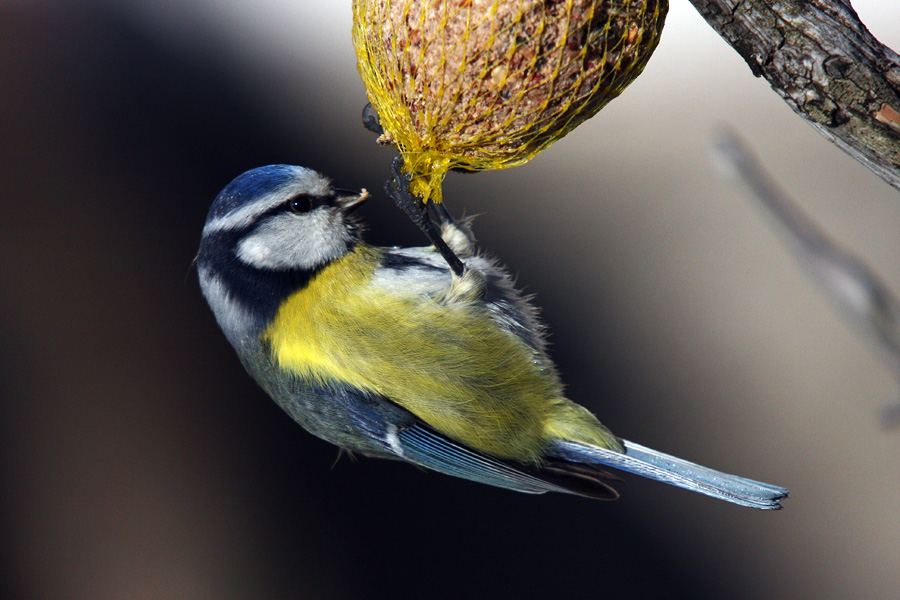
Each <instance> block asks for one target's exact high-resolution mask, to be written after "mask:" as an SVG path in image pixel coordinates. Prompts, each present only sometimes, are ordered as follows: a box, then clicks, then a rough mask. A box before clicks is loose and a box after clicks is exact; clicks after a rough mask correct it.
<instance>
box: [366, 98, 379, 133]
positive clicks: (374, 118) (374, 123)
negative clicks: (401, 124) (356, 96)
mask: <svg viewBox="0 0 900 600" xmlns="http://www.w3.org/2000/svg"><path fill="white" fill-rule="evenodd" d="M362 121H363V127H365V128H366V129H368V130H369V131H371V132H372V133H377V134H378V135H384V129H382V127H381V118H380V117H379V116H378V113H377V112H375V109H374V108H372V103H371V102H366V105H365V106H363V111H362Z"/></svg>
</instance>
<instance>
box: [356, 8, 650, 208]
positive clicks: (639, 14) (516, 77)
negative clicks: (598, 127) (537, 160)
mask: <svg viewBox="0 0 900 600" xmlns="http://www.w3.org/2000/svg"><path fill="white" fill-rule="evenodd" d="M667 9H668V0H353V42H354V45H355V47H356V52H357V59H358V62H357V64H358V67H359V72H360V74H361V76H362V79H363V82H364V83H365V85H366V89H367V91H368V96H369V101H370V102H371V103H372V106H373V107H374V108H375V110H376V112H377V113H378V114H379V116H380V118H381V125H382V127H383V128H384V131H385V135H384V136H383V137H382V140H381V141H382V142H383V143H392V144H394V145H396V146H397V148H398V149H399V150H400V153H401V154H402V155H403V158H404V161H405V165H406V169H407V170H408V171H410V172H412V173H414V174H415V177H414V179H413V181H412V184H411V190H412V191H413V193H415V194H416V195H418V196H419V197H421V198H422V199H423V200H425V201H427V200H433V201H437V202H439V201H440V199H441V194H440V184H441V181H442V179H443V177H444V174H445V173H446V172H447V170H449V169H451V168H464V169H470V170H484V169H499V168H504V167H510V166H514V165H519V164H522V163H524V162H525V161H527V160H529V159H530V158H532V157H533V156H534V155H535V154H537V153H538V152H540V151H541V150H543V149H544V148H546V147H547V146H548V145H549V144H551V143H553V142H554V141H556V140H557V139H559V138H561V137H562V136H564V135H565V134H566V133H568V132H569V131H571V130H572V129H574V128H575V127H576V126H578V125H579V124H581V123H582V122H583V121H584V120H586V119H588V118H589V117H591V116H593V115H594V114H595V113H596V112H597V111H598V110H600V109H601V108H602V107H603V106H604V105H606V103H607V102H609V101H610V100H612V99H613V98H615V97H616V96H618V95H619V94H620V93H621V92H622V90H623V89H625V87H626V86H627V85H628V84H629V83H631V81H632V80H633V79H634V78H635V77H637V76H638V74H640V72H641V70H642V69H643V68H644V65H645V64H646V63H647V60H648V59H649V58H650V55H651V54H652V52H653V50H654V49H655V48H656V45H657V43H658V42H659V36H660V33H661V31H662V27H663V22H664V20H665V15H666V11H667Z"/></svg>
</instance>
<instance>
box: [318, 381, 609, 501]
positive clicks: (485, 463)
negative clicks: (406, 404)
mask: <svg viewBox="0 0 900 600" xmlns="http://www.w3.org/2000/svg"><path fill="white" fill-rule="evenodd" d="M322 392H323V393H324V394H325V395H327V396H330V397H331V398H332V399H333V400H335V401H337V402H339V403H340V404H341V405H342V407H343V409H344V411H346V414H347V415H348V416H349V419H350V422H351V423H352V424H353V425H355V426H356V427H358V428H359V429H360V430H361V431H362V432H363V433H364V434H365V435H366V437H368V438H369V439H370V440H371V441H373V442H374V443H376V444H377V445H378V446H379V447H380V449H381V451H382V452H381V453H379V454H380V455H382V456H383V455H384V454H388V455H392V456H393V457H396V458H399V459H402V460H406V461H408V462H411V463H413V464H416V465H419V466H422V467H425V468H428V469H432V470H434V471H438V472H440V473H444V474H446V475H452V476H455V477H462V478H464V479H469V480H472V481H477V482H479V483H485V484H488V485H493V486H496V487H500V488H505V489H510V490H515V491H518V492H524V493H529V494H543V493H545V492H564V493H574V494H579V495H586V496H591V497H595V498H615V497H617V494H616V492H615V491H614V490H612V489H611V488H609V487H608V486H607V485H605V484H603V483H602V482H599V481H593V480H591V481H587V480H582V479H576V480H574V481H570V480H569V478H568V477H564V476H560V475H559V474H558V473H556V472H555V470H552V469H548V470H547V471H546V472H544V471H542V470H541V469H540V468H539V467H530V466H527V465H521V464H518V463H513V462H511V461H505V460H500V459H497V458H494V457H491V456H488V455H486V454H484V453H482V452H479V451H477V450H473V449H472V448H469V447H468V446H466V445H465V444H462V443H459V442H456V441H454V440H452V439H450V438H449V437H447V436H445V435H443V434H442V433H440V432H438V431H436V430H435V429H433V428H432V427H430V426H429V425H428V424H426V423H424V422H423V421H422V420H421V419H419V418H417V417H416V416H415V415H413V414H412V413H410V412H409V411H407V410H405V409H403V408H401V407H399V406H397V405H396V404H394V403H392V402H390V401H389V400H387V399H386V398H383V397H380V396H377V395H373V394H368V393H365V392H362V391H359V390H354V389H352V388H347V387H331V386H329V387H328V389H323V390H322Z"/></svg>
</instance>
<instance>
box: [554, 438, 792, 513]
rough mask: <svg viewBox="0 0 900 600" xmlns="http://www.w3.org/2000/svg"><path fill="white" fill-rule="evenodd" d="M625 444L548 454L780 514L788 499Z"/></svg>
mask: <svg viewBox="0 0 900 600" xmlns="http://www.w3.org/2000/svg"><path fill="white" fill-rule="evenodd" d="M622 443H623V445H624V447H625V452H624V453H623V452H618V451H616V450H609V449H606V448H600V447H598V446H592V445H589V444H584V443H580V442H567V441H561V440H558V441H555V442H553V444H552V445H551V446H550V448H548V452H547V454H548V455H550V456H552V457H554V458H557V459H560V460H561V461H564V462H571V463H579V464H591V465H605V466H608V467H613V468H616V469H620V470H622V471H626V472H628V473H635V474H636V475H642V476H643V477H649V478H650V479H655V480H657V481H662V482H664V483H668V484H671V485H675V486H678V487H680V488H684V489H686V490H691V491H692V492H699V493H701V494H706V495H707V496H712V497H713V498H719V499H720V500H727V501H728V502H734V503H735V504H740V505H741V506H748V507H750V508H759V509H762V510H777V509H779V508H781V503H780V500H781V499H782V498H785V497H787V495H788V490H786V489H785V488H783V487H779V486H777V485H770V484H768V483H762V482H759V481H754V480H752V479H746V478H744V477H738V476H736V475H729V474H727V473H721V472H719V471H714V470H713V469H708V468H706V467H701V466H700V465H697V464H694V463H692V462H688V461H686V460H682V459H680V458H676V457H674V456H670V455H668V454H664V453H662V452H658V451H656V450H651V449H650V448H647V447H644V446H641V445H640V444H635V443H634V442H629V441H627V440H622Z"/></svg>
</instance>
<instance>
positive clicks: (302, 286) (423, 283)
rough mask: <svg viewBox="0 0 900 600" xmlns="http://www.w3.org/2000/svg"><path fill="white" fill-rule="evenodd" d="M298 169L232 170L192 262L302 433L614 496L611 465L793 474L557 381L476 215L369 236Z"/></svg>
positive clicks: (505, 483) (732, 481)
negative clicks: (435, 236) (616, 409)
mask: <svg viewBox="0 0 900 600" xmlns="http://www.w3.org/2000/svg"><path fill="white" fill-rule="evenodd" d="M366 196H367V194H365V193H362V194H354V193H350V192H343V191H340V190H337V189H334V188H333V187H332V186H331V183H330V181H329V180H328V179H327V178H325V177H323V176H322V175H320V174H318V173H316V172H314V171H311V170H309V169H306V168H302V167H295V166H288V165H273V166H268V167H262V168H258V169H254V170H252V171H248V172H246V173H244V174H243V175H240V176H239V177H237V178H236V179H235V180H234V181H232V182H231V183H230V184H229V185H228V186H227V187H226V188H225V189H224V190H222V192H221V193H220V194H219V196H218V197H217V198H216V200H215V202H214V203H213V205H212V208H211V209H210V212H209V216H208V218H207V221H206V225H205V226H204V228H203V237H202V242H201V245H200V251H199V255H198V258H197V268H198V274H199V278H200V285H201V288H202V291H203V295H204V296H205V297H206V300H207V301H208V303H209V305H210V307H211V308H212V311H213V313H214V314H215V317H216V320H217V321H218V324H219V326H220V327H221V329H222V331H223V332H224V333H225V336H226V337H227V338H228V340H229V342H230V343H231V345H232V346H233V347H234V349H235V350H236V351H237V354H238V356H239V357H240V360H241V362H242V363H243V365H244V367H245V368H246V369H247V371H248V372H249V373H250V375H251V376H253V378H254V379H255V380H256V381H257V383H259V385H260V386H261V387H262V388H263V389H264V390H265V391H266V393H268V394H269V396H271V397H272V398H273V399H274V400H275V401H276V402H277V403H278V404H279V405H280V406H281V407H282V408H283V409H284V410H285V411H286V412H287V413H288V414H289V415H290V416H291V417H293V419H294V420H296V421H297V422H298V423H299V424H300V425H302V426H303V427H304V428H305V429H306V430H307V431H309V432H310V433H312V434H313V435H316V436H318V437H320V438H322V439H324V440H326V441H329V442H331V443H332V444H335V445H337V446H339V447H340V448H343V449H346V450H349V451H352V452H356V453H359V454H363V455H367V456H373V457H379V458H390V459H398V460H404V461H407V462H410V463H413V464H415V465H419V466H421V467H425V468H428V469H432V470H434V471H439V472H441V473H446V474H448V475H454V476H456V477H462V478H465V479H470V480H473V481H478V482H481V483H485V484H489V485H493V486H497V487H501V488H506V489H510V490H515V491H519V492H526V493H536V494H539V493H544V492H551V491H552V492H567V493H573V494H580V495H584V496H589V497H594V498H604V499H613V498H616V497H617V496H618V494H617V493H616V492H615V490H614V489H613V488H611V487H610V486H609V481H611V480H616V479H618V478H617V477H615V476H613V475H611V474H610V473H609V472H607V470H606V469H607V468H608V467H613V468H616V469H620V470H623V471H627V472H631V473H636V474H638V475H643V476H645V477H650V478H652V479H656V480H659V481H663V482H666V483H669V484H672V485H676V486H679V487H682V488H686V489H688V490H692V491H695V492H700V493H702V494H706V495H709V496H712V497H715V498H720V499H723V500H728V501H730V502H734V503H736V504H740V505H743V506H749V507H753V508H760V509H777V508H781V504H780V502H779V501H780V500H781V499H782V498H784V497H785V496H787V494H788V491H787V490H786V489H784V488H781V487H777V486H773V485H769V484H765V483H760V482H757V481H752V480H749V479H745V478H742V477H737V476H734V475H728V474H725V473H720V472H718V471H714V470H712V469H708V468H705V467H701V466H699V465H696V464H693V463H690V462H688V461H685V460H682V459H679V458H675V457H673V456H669V455H666V454H663V453H661V452H657V451H655V450H651V449H649V448H646V447H644V446H641V445H639V444H635V443H633V442H629V441H627V440H623V439H621V438H618V437H616V436H615V435H613V434H612V433H611V432H610V431H609V430H608V429H607V428H606V427H604V426H603V425H601V424H600V422H599V421H598V420H597V419H596V417H594V415H593V414H591V413H590V412H589V411H588V410H587V409H585V408H584V407H582V406H580V405H578V404H575V403H574V402H572V401H571V400H569V399H568V398H566V396H565V395H564V393H563V386H562V384H561V382H560V379H559V376H558V374H557V371H556V368H555V367H554V365H553V363H552V361H551V360H550V358H549V357H548V355H547V351H546V348H545V341H544V334H543V328H542V326H541V324H540V323H539V321H538V320H537V318H536V315H535V311H534V310H533V308H532V307H531V306H530V305H529V303H528V302H527V300H526V299H525V298H524V297H523V296H522V294H521V293H520V292H519V291H517V290H516V289H515V287H514V285H513V282H512V280H511V278H510V276H509V275H508V274H507V273H506V271H505V270H504V269H503V268H502V267H501V266H500V265H498V264H497V263H496V262H495V261H494V260H491V259H489V258H486V257H484V256H482V255H479V254H478V253H477V252H476V250H475V246H474V240H473V239H472V237H471V233H470V230H469V229H468V227H467V225H466V224H459V225H457V224H454V223H452V222H451V221H449V220H446V219H445V222H444V223H443V225H442V231H443V236H444V239H445V240H446V241H447V243H448V245H450V246H451V247H452V249H453V250H454V252H455V253H456V254H457V255H458V256H459V257H460V258H461V259H462V260H463V261H464V262H465V267H466V268H465V270H464V271H463V272H462V275H456V274H454V273H453V272H452V271H451V269H450V268H449V267H448V266H447V263H446V261H445V260H444V259H443V258H442V257H441V255H440V254H439V253H438V252H436V251H435V250H434V248H433V247H423V248H400V247H391V248H381V247H374V246H370V245H368V244H366V243H365V242H364V241H363V240H362V237H361V226H360V222H359V219H358V217H357V216H355V215H354V209H355V208H356V207H357V206H359V205H360V204H361V203H362V202H363V201H364V200H365V198H366Z"/></svg>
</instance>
